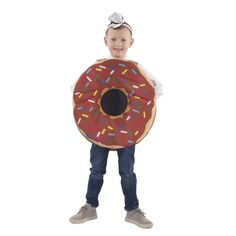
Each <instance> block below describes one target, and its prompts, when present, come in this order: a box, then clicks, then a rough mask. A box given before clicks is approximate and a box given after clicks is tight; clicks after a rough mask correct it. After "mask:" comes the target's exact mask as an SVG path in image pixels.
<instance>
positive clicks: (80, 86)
mask: <svg viewBox="0 0 236 236" xmlns="http://www.w3.org/2000/svg"><path fill="white" fill-rule="evenodd" d="M155 96H156V95H155V90H154V87H153V85H152V82H151V80H150V79H149V78H148V77H147V76H146V75H145V74H144V72H143V71H142V70H141V69H140V67H139V66H138V64H137V63H135V62H133V61H127V60H117V59H104V60H98V62H97V63H95V64H94V65H92V66H90V67H89V68H88V69H87V70H86V71H85V72H84V73H83V74H82V75H81V76H80V78H79V80H78V81H77V83H76V85H75V88H74V93H73V106H74V118H75V122H76V124H77V127H78V129H79V130H80V132H81V133H82V134H83V135H84V136H85V137H86V138H87V139H88V140H89V141H91V142H93V143H95V144H97V145H99V146H102V147H106V148H110V149H119V148H124V147H128V146H131V145H134V144H136V143H138V142H140V141H141V140H142V139H143V138H144V137H145V136H146V135H147V133H148V131H149V130H150V128H151V126H152V124H153V122H154V119H155V113H156V106H155V101H156V99H155Z"/></svg>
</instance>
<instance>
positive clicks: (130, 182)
mask: <svg viewBox="0 0 236 236" xmlns="http://www.w3.org/2000/svg"><path fill="white" fill-rule="evenodd" d="M109 20H110V21H111V23H110V24H109V25H108V27H107V30H106V35H105V38H104V41H105V44H106V46H107V47H108V49H109V51H110V56H109V58H110V59H111V58H114V59H122V60H128V58H127V51H128V49H129V48H130V47H131V46H132V45H133V42H134V39H133V38H132V28H131V26H130V25H129V24H128V23H126V22H125V21H124V19H123V17H122V15H120V14H118V13H116V12H115V13H113V14H112V15H111V16H110V17H109ZM139 66H140V65H139ZM144 71H145V73H146V74H148V75H149V77H150V78H151V79H152V81H153V84H154V86H155V88H156V93H157V97H159V96H161V95H162V87H161V84H160V83H159V82H158V81H157V80H155V78H154V77H152V76H151V75H150V74H149V73H148V72H147V71H146V70H145V69H144ZM109 151H110V149H108V148H104V147H100V146H98V145H96V144H92V148H91V152H90V154H91V156H90V162H91V165H92V168H91V169H90V170H91V173H90V176H89V181H88V189H87V194H86V200H87V201H86V204H85V205H84V206H83V207H81V209H80V211H79V212H78V213H77V214H76V215H74V216H72V217H71V218H70V222H71V223H75V224H79V223H84V222H86V221H88V220H93V219H96V218H97V213H96V207H98V205H99V203H98V195H99V193H100V190H101V188H102V185H103V175H104V174H105V173H106V165H107V158H108V154H109ZM134 152H135V145H133V146H130V147H126V148H121V149H118V150H117V153H118V158H119V174H120V176H121V186H122V191H123V194H124V197H125V210H126V211H127V215H126V218H125V221H127V222H130V223H133V224H135V225H137V226H139V227H142V228H151V227H152V226H153V223H152V222H151V221H150V220H148V219H147V218H146V217H145V215H144V213H143V211H142V210H140V209H139V201H138V198H137V194H136V182H137V180H136V175H135V173H134V172H133V170H134V159H135V158H134Z"/></svg>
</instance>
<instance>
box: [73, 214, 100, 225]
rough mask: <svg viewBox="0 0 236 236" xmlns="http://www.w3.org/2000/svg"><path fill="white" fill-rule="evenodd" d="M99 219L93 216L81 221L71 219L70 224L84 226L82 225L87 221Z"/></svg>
mask: <svg viewBox="0 0 236 236" xmlns="http://www.w3.org/2000/svg"><path fill="white" fill-rule="evenodd" d="M97 218H98V217H97V216H92V217H88V218H85V219H83V220H80V221H77V220H73V219H70V222H71V223H72V224H82V223H85V222H86V221H90V220H95V219H97Z"/></svg>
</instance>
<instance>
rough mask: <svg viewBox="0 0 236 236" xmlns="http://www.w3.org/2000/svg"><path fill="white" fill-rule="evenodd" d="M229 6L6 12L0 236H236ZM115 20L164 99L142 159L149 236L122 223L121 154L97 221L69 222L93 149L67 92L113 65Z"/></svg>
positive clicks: (56, 4)
mask: <svg viewBox="0 0 236 236" xmlns="http://www.w3.org/2000/svg"><path fill="white" fill-rule="evenodd" d="M233 2H234V1H229V0H224V1H223V0H222V1H218V0H215V1H213V0H212V1H210V0H198V1H187V0H180V1H174V0H162V1H161V0H159V1H156V0H150V1H148V0H147V1H127V0H119V1H111V0H100V1H91V0H86V1H78V0H77V1H76V0H74V1H72V0H64V1H62V0H57V1H53V0H47V1H46V0H40V1H33V0H31V1H30V0H28V1H27V0H22V1H14V0H5V1H4V0H3V1H2V0H1V2H0V34H1V36H0V42H1V43H0V111H1V113H0V139H1V140H0V141H1V143H0V145H1V146H0V158H1V159H0V235H4V236H8V235H25V236H28V235H34V236H37V235H40V236H41V235H67V236H69V235H83V233H84V234H86V235H94V234H98V235H100V234H103V235H131V234H132V235H161V236H164V235H168V236H169V235H181V236H189V235H191V236H194V235H198V236H199V235H207V236H209V235H227V236H231V235H232V236H233V235H234V236H235V235H236V229H235V223H236V203H235V199H236V191H235V186H236V183H235V179H236V172H235V169H236V165H235V158H236V150H235V140H236V125H235V120H236V113H235V107H236V106H235V101H236V93H235V82H234V81H235V79H236V71H235V65H236V46H235V45H236V44H235V42H236V35H235V22H236V17H235V12H236V8H235V6H234V5H233ZM113 11H118V12H121V13H122V14H123V15H124V17H125V19H126V21H127V22H129V23H130V24H131V25H132V27H133V29H134V38H135V43H134V45H133V47H132V48H131V49H130V53H129V57H130V58H131V59H133V60H136V61H138V62H140V63H141V64H142V65H143V66H144V67H146V68H147V69H148V70H149V71H150V72H151V73H152V74H154V75H155V76H156V78H157V79H158V80H159V81H160V82H161V83H162V84H163V88H164V95H163V97H162V98H160V99H159V100H158V103H157V110H158V113H157V118H156V120H155V124H154V126H153V127H152V130H151V131H150V133H149V134H148V136H147V137H146V138H145V139H144V140H143V141H142V142H141V143H140V144H138V145H137V148H136V165H135V171H136V174H137V177H138V197H139V200H140V207H141V208H142V209H143V210H144V211H145V212H147V217H148V218H150V219H151V220H152V221H153V222H154V227H153V228H152V229H150V230H143V229H140V228H138V227H136V226H133V225H130V224H128V223H125V222H124V217H125V211H124V209H123V207H124V203H123V195H122V191H121V187H120V177H119V175H118V166H117V156H116V153H115V152H112V153H110V156H109V162H108V167H107V174H106V176H105V183H104V186H103V189H102V192H101V195H100V207H99V208H98V217H99V218H98V220H96V221H92V222H88V223H86V224H83V225H72V224H70V223H69V221H68V219H69V217H70V216H71V215H73V214H74V213H76V212H77V211H78V210H79V208H80V207H81V206H82V205H83V204H84V203H85V193H86V187H87V180H88V175H89V167H90V163H89V150H90V146H91V144H90V143H89V142H88V141H87V140H85V139H84V138H83V136H82V135H81V134H80V133H79V131H78V129H77V127H76V125H75V123H74V120H73V112H72V93H71V91H70V87H71V85H72V84H73V83H74V81H75V80H76V79H77V78H78V77H79V75H80V74H81V73H82V72H83V71H84V70H85V69H87V67H88V66H90V65H91V64H92V63H94V61H95V59H97V58H104V57H106V56H107V55H108V51H107V48H106V47H105V45H104V43H103V37H104V32H105V28H106V26H107V24H108V23H109V21H108V19H107V17H108V16H109V15H110V14H111V13H112V12H113Z"/></svg>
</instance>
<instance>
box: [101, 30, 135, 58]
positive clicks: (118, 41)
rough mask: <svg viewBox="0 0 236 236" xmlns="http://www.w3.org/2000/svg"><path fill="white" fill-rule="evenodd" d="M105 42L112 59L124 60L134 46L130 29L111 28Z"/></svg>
mask: <svg viewBox="0 0 236 236" xmlns="http://www.w3.org/2000/svg"><path fill="white" fill-rule="evenodd" d="M104 41H105V44H106V46H107V47H108V49H109V51H110V53H111V56H112V57H114V58H116V59H123V58H124V57H125V55H126V52H127V51H128V49H129V48H130V47H131V46H132V44H133V42H134V39H133V38H132V36H131V34H130V31H129V29H128V28H122V29H113V28H110V29H108V31H107V33H106V36H105V38H104Z"/></svg>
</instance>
